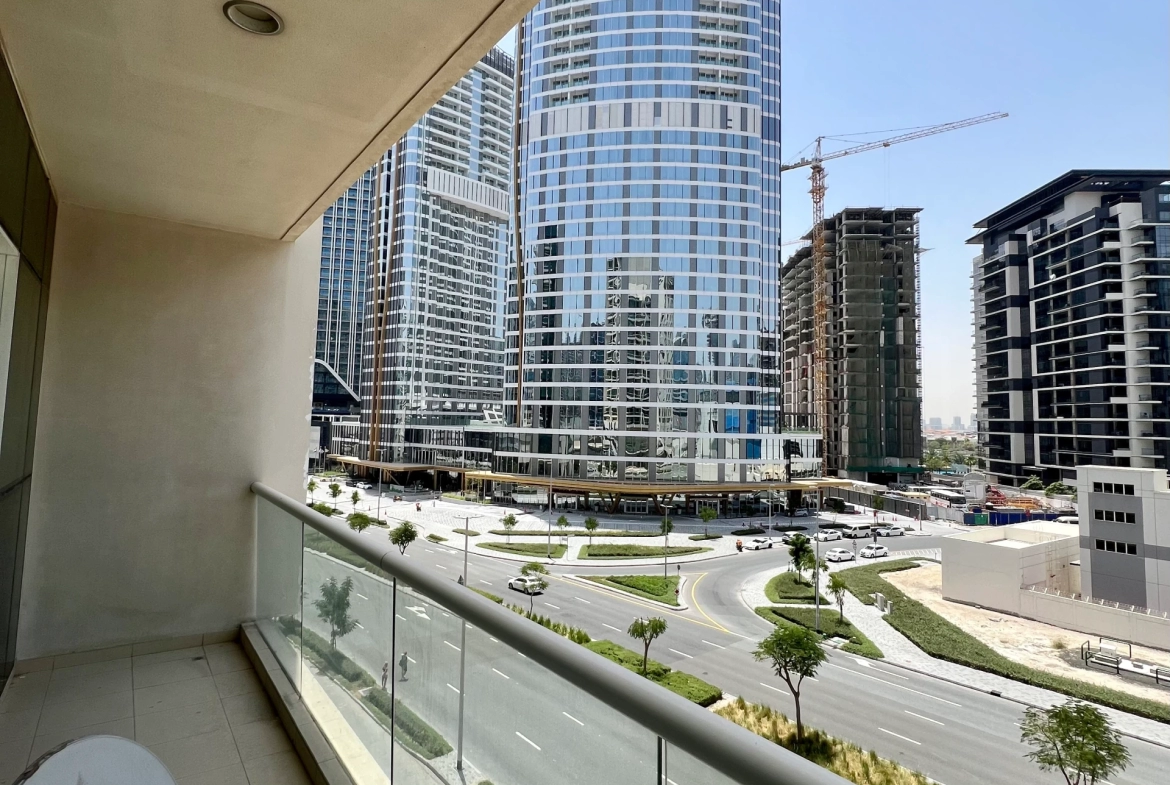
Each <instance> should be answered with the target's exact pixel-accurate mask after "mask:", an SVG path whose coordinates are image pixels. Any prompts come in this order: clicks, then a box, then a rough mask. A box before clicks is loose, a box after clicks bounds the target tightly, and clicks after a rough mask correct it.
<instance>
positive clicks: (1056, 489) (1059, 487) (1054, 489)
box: [1044, 480, 1077, 496]
mask: <svg viewBox="0 0 1170 785" xmlns="http://www.w3.org/2000/svg"><path fill="white" fill-rule="evenodd" d="M1076 492H1077V489H1076V488H1073V487H1072V486H1071V485H1065V484H1064V483H1063V482H1061V481H1060V480H1057V481H1056V482H1054V483H1052V484H1051V485H1049V486H1048V487H1047V488H1045V489H1044V495H1045V496H1056V495H1058V494H1059V495H1061V496H1066V495H1068V494H1070V493H1076Z"/></svg>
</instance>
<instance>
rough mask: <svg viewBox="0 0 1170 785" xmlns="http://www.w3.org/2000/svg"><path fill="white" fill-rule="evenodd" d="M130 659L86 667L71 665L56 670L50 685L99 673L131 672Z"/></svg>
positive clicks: (107, 661)
mask: <svg viewBox="0 0 1170 785" xmlns="http://www.w3.org/2000/svg"><path fill="white" fill-rule="evenodd" d="M129 670H130V658H129V657H119V658H118V659H116V660H102V661H101V662H90V663H86V664H85V665H71V666H69V667H65V668H54V669H53V674H52V676H53V677H52V679H50V680H49V683H50V684H56V683H57V682H62V681H69V680H72V679H76V678H85V677H88V676H93V675H95V674H98V673H108V672H110V671H129Z"/></svg>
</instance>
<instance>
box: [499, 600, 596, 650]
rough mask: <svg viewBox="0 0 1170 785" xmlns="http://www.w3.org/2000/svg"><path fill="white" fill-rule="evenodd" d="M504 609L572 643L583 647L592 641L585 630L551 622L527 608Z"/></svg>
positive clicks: (517, 606)
mask: <svg viewBox="0 0 1170 785" xmlns="http://www.w3.org/2000/svg"><path fill="white" fill-rule="evenodd" d="M504 607H505V608H507V609H508V610H510V611H513V612H515V613H518V614H520V615H521V616H523V617H524V618H526V619H528V620H529V621H534V622H536V623H537V624H539V625H540V626H541V627H544V628H546V629H549V630H552V631H553V632H555V633H556V634H557V635H563V636H564V637H566V638H568V639H569V640H571V641H572V642H573V643H580V644H582V645H583V644H586V643H589V642H590V641H591V640H593V639H592V638H590V637H589V633H587V632H585V630H583V629H581V628H580V627H571V626H569V625H568V624H564V623H563V622H559V621H553V620H552V619H550V618H548V617H547V616H542V615H540V614H539V613H533V612H532V611H530V610H528V609H527V608H522V607H520V606H519V605H505V606H504Z"/></svg>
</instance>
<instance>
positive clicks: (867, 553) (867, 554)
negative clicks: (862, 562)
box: [859, 545, 890, 559]
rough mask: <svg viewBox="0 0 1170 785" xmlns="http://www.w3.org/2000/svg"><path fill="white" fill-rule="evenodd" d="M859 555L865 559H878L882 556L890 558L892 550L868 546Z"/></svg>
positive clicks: (881, 546) (880, 546)
mask: <svg viewBox="0 0 1170 785" xmlns="http://www.w3.org/2000/svg"><path fill="white" fill-rule="evenodd" d="M859 555H860V556H861V558H863V559H878V558H881V557H882V556H889V555H890V549H889V548H887V547H886V546H884V545H866V546H865V547H864V548H862V549H861V553H860V554H859Z"/></svg>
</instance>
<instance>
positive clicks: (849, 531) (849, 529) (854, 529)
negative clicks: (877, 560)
mask: <svg viewBox="0 0 1170 785" xmlns="http://www.w3.org/2000/svg"><path fill="white" fill-rule="evenodd" d="M870 528H871V527H870V525H869V524H868V523H851V524H849V525H847V526H846V527H845V530H844V531H843V532H841V533H842V534H843V535H845V536H846V537H850V538H852V539H854V540H859V539H862V538H865V537H868V536H869V533H870Z"/></svg>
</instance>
